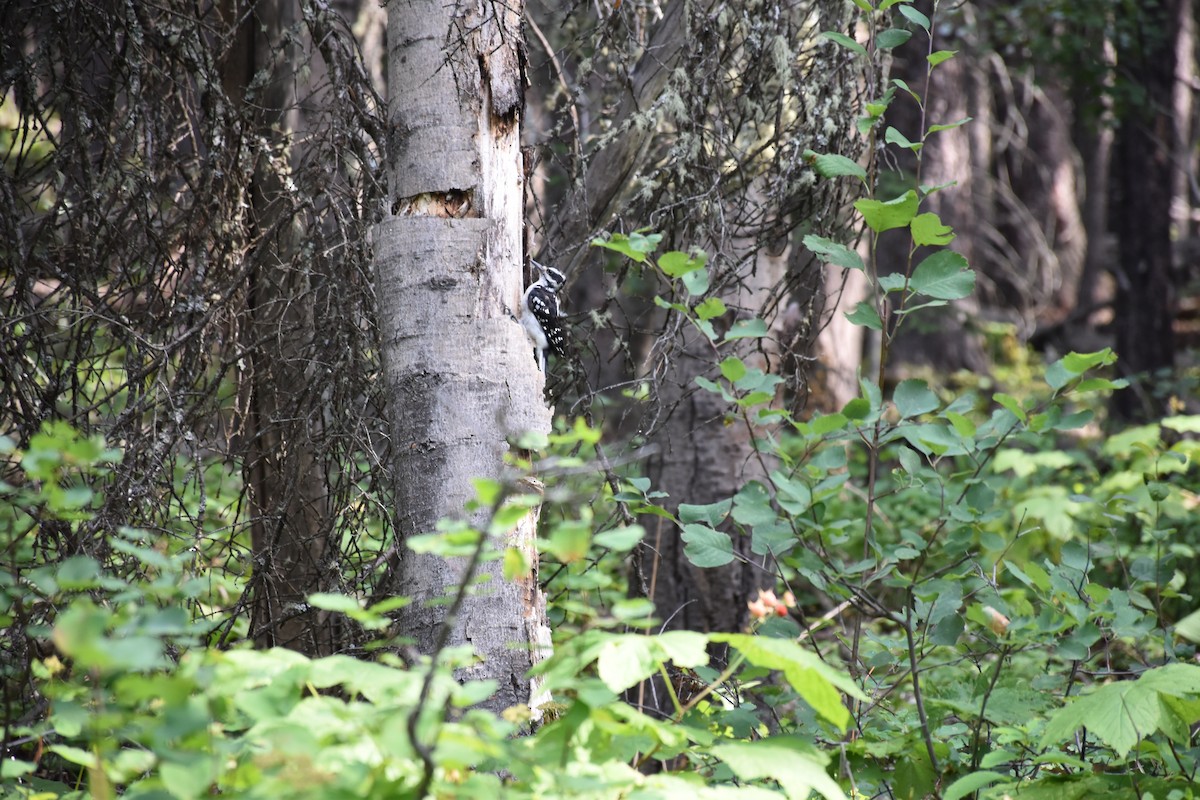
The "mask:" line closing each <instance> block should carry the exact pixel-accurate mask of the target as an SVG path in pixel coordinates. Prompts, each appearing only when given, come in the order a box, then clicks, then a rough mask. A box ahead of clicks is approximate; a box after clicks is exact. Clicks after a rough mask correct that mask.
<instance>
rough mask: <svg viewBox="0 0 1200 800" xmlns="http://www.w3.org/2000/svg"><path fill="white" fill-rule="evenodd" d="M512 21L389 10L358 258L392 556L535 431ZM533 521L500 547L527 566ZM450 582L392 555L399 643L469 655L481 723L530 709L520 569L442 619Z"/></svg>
mask: <svg viewBox="0 0 1200 800" xmlns="http://www.w3.org/2000/svg"><path fill="white" fill-rule="evenodd" d="M521 13H522V7H521V4H520V3H509V4H493V3H479V4H476V3H474V2H470V0H464V2H460V3H457V4H455V3H442V2H438V0H413V1H412V2H409V3H405V4H403V5H401V4H393V5H392V6H391V7H390V9H389V20H388V41H389V46H390V48H391V52H390V53H389V60H388V64H389V67H388V69H389V80H388V85H389V90H390V93H391V101H390V109H389V124H390V127H391V130H390V133H389V138H390V148H389V157H390V159H391V160H390V163H389V164H388V165H387V166H388V170H389V174H390V189H389V194H390V197H391V204H392V207H391V212H392V213H391V214H390V215H388V216H387V217H386V218H385V220H384V221H383V223H382V224H380V226H379V227H378V228H377V229H376V232H375V251H376V275H377V287H376V291H377V294H378V298H379V313H380V329H381V331H382V340H383V347H384V353H383V356H384V379H385V380H386V382H387V386H388V402H389V404H390V405H389V417H390V419H391V423H392V436H393V440H392V451H393V453H394V454H395V458H394V473H395V481H396V501H397V507H396V523H397V531H398V536H399V537H400V538H401V540H402V541H403V540H405V539H407V538H408V537H411V536H413V535H414V534H421V533H428V532H431V531H433V530H434V529H435V526H436V524H437V521H438V520H439V519H442V518H445V517H459V518H462V517H463V516H464V510H463V509H464V505H465V504H466V502H467V501H468V500H470V499H472V497H473V496H474V489H473V486H472V484H471V479H472V478H477V477H490V478H501V477H503V475H504V471H505V464H504V461H505V457H506V456H507V455H508V454H509V453H510V452H512V446H511V445H510V441H511V440H512V439H513V438H514V437H516V436H518V435H520V434H522V433H524V432H527V431H543V432H548V431H549V428H550V411H549V409H547V408H546V406H545V404H544V402H543V400H542V396H541V391H542V377H541V375H540V373H539V372H538V370H537V366H536V364H535V361H534V357H533V351H532V348H531V346H530V345H529V343H528V340H527V339H526V338H525V334H524V331H523V329H522V328H521V326H520V324H518V322H517V321H516V320H515V319H514V318H513V314H514V313H515V312H516V310H517V309H518V307H519V302H520V296H521V291H522V285H521V272H522V270H521V263H522V224H523V212H522V209H523V175H522V169H521V157H520V149H519V129H520V123H521V117H522V98H523V91H524V72H523V70H524V53H523V51H522V39H521V27H520V20H521ZM486 517H487V515H486V513H485V512H475V513H473V514H472V515H470V516H469V517H467V518H468V519H469V520H470V521H472V522H473V523H475V524H477V525H486V521H487V518H486ZM536 522H537V512H536V510H534V511H532V512H530V513H529V514H528V515H526V517H525V518H524V519H523V520H522V521H521V523H520V524H519V525H518V526H517V528H516V531H515V532H513V533H511V534H509V536H508V541H507V544H509V545H513V546H516V547H519V548H522V549H524V550H525V551H526V552H527V553H529V554H530V555H531V556H534V547H533V539H534V536H535V529H536ZM496 544H497V545H500V546H503V545H504V544H505V542H497V543H496ZM535 563H536V562H535ZM466 566H467V564H466V560H465V559H444V558H442V557H440V556H436V555H433V554H428V553H425V554H418V553H414V552H412V551H407V550H404V549H401V550H399V551H398V552H397V554H396V558H394V559H393V561H392V563H391V564H390V568H389V573H388V576H387V578H386V580H385V582H384V586H385V590H386V591H388V592H390V593H392V594H398V595H405V596H408V597H411V598H412V599H413V602H412V603H411V604H410V605H409V606H407V607H406V608H405V609H404V610H403V611H402V612H401V614H400V616H399V618H398V625H399V629H400V633H401V634H403V635H405V636H408V637H411V638H412V640H413V641H414V642H415V643H416V646H417V647H418V649H420V650H422V651H423V652H426V653H431V652H433V651H434V650H435V649H436V647H437V644H438V640H439V632H440V631H441V629H442V626H443V625H446V626H449V630H450V637H449V641H448V643H449V644H450V645H462V644H469V645H471V646H472V647H473V648H474V650H475V652H476V653H477V654H478V655H479V656H480V661H479V663H478V664H477V665H476V666H474V667H472V668H470V669H468V670H465V671H464V674H463V675H462V677H464V678H492V679H494V680H496V681H497V683H498V686H499V689H498V691H497V694H496V695H494V696H493V697H492V699H491V700H490V701H489V703H488V704H487V705H488V706H489V707H491V708H493V709H496V710H500V709H503V708H506V707H508V706H511V705H514V704H525V703H529V702H530V694H531V687H530V684H529V682H528V680H527V679H526V678H525V672H526V671H527V670H528V669H529V667H530V666H531V665H532V664H533V663H535V662H536V661H537V660H539V658H540V655H539V647H540V646H542V645H544V644H545V643H547V642H548V635H547V627H546V623H545V616H544V598H543V597H542V595H541V593H540V591H539V590H538V585H537V573H536V570H535V571H534V572H533V573H532V574H531V575H528V576H526V577H524V578H521V579H518V580H515V581H506V580H504V579H503V577H502V576H501V574H500V562H499V561H488V562H485V563H484V564H483V565H482V566H481V571H482V572H484V573H486V575H487V577H488V579H489V580H488V582H487V583H486V584H484V585H483V587H482V588H479V589H477V590H476V591H474V592H473V593H472V594H471V595H470V596H468V597H467V599H466V600H465V602H464V604H463V606H462V609H461V611H460V613H459V614H458V615H457V618H450V617H448V615H447V606H446V605H445V604H443V603H438V602H437V601H439V600H441V599H442V598H445V597H447V596H453V595H454V594H455V592H456V591H457V590H458V587H459V586H460V585H462V584H463V583H464V582H465V581H466V580H467V578H468V576H466V575H465V574H464V571H465V569H466Z"/></svg>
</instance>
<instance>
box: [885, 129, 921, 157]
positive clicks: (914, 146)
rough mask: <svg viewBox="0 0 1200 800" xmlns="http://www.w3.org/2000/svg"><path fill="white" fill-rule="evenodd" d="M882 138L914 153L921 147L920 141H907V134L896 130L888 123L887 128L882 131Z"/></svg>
mask: <svg viewBox="0 0 1200 800" xmlns="http://www.w3.org/2000/svg"><path fill="white" fill-rule="evenodd" d="M883 139H884V141H886V142H887V143H888V144H896V145H899V146H901V147H905V148H908V149H909V150H912V151H913V152H914V153H915V152H917V151H918V150H920V149H921V143H920V142H911V141H909V139H908V137H907V136H905V135H904V134H903V133H901V132H900V131H898V130H896V129H895V128H893V127H892V126H890V125H889V126H888V128H887V130H886V131H884V134H883Z"/></svg>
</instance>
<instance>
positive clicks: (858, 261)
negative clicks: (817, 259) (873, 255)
mask: <svg viewBox="0 0 1200 800" xmlns="http://www.w3.org/2000/svg"><path fill="white" fill-rule="evenodd" d="M804 246H805V247H807V248H808V249H809V250H811V251H812V252H814V253H816V254H817V255H818V256H824V258H822V259H821V260H822V261H824V262H825V263H826V264H832V265H834V266H835V267H843V268H844V269H858V270H861V269H863V262H862V256H860V255H859V254H858V253H857V252H855V251H854V250H851V249H850V248H849V247H846V245H844V244H839V243H837V242H835V241H833V240H832V239H826V238H824V237H821V236H814V235H813V234H811V233H810V234H808V235H807V236H805V237H804Z"/></svg>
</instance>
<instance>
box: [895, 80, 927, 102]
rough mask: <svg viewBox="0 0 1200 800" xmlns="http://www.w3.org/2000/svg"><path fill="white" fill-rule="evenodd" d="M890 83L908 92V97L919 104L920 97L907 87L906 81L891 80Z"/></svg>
mask: <svg viewBox="0 0 1200 800" xmlns="http://www.w3.org/2000/svg"><path fill="white" fill-rule="evenodd" d="M892 83H893V84H895V85H896V86H899V87H900V88H901V89H903V90H904V91H906V92H908V96H909V97H911V98H912V99H913V100H916V101H917V102H918V103H920V102H921V95H919V94H917V93H916V91H914V90H913V88H912V87H911V86H909V85H908V82H907V81H904V80H901V79H900V78H892Z"/></svg>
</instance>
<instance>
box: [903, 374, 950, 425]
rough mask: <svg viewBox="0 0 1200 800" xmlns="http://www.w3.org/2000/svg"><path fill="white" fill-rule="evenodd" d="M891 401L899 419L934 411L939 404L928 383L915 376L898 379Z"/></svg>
mask: <svg viewBox="0 0 1200 800" xmlns="http://www.w3.org/2000/svg"><path fill="white" fill-rule="evenodd" d="M892 402H894V403H895V404H896V409H897V410H898V411H899V412H900V417H901V419H907V418H908V417H915V416H917V415H918V414H925V413H928V412H930V411H934V410H936V409H937V407H938V406H939V405H941V403H940V402H939V401H938V398H937V395H936V394H934V393H933V392H931V391H930V390H929V386H928V384H926V383H925V381H923V380H919V379H916V378H909V379H908V380H903V381H900V383H899V385H897V386H896V392H895V394H893V395H892Z"/></svg>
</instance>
